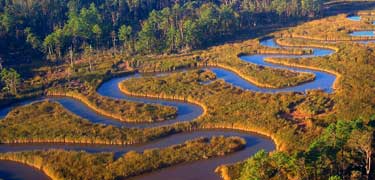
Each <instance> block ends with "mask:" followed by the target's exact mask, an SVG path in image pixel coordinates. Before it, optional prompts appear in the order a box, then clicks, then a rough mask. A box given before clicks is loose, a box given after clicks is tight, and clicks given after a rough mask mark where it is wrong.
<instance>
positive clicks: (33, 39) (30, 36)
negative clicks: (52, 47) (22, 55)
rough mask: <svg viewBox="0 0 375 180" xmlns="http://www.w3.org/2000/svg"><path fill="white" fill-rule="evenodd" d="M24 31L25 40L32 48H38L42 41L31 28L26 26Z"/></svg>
mask: <svg viewBox="0 0 375 180" xmlns="http://www.w3.org/2000/svg"><path fill="white" fill-rule="evenodd" d="M24 31H25V34H26V36H27V37H26V42H28V43H29V44H30V45H31V46H32V48H34V49H40V48H41V46H42V43H41V42H40V40H39V38H38V37H37V36H36V35H35V34H34V33H33V32H31V28H29V27H28V28H26V29H25V30H24Z"/></svg>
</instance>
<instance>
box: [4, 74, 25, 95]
mask: <svg viewBox="0 0 375 180" xmlns="http://www.w3.org/2000/svg"><path fill="white" fill-rule="evenodd" d="M0 75H1V81H2V82H3V83H4V84H5V87H4V88H3V90H5V91H8V92H9V93H11V94H13V95H16V94H17V87H18V85H19V83H20V82H21V76H20V75H19V74H18V73H17V71H16V70H14V69H12V68H11V69H6V68H4V69H3V70H2V71H1V74H0Z"/></svg>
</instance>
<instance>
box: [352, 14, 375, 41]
mask: <svg viewBox="0 0 375 180" xmlns="http://www.w3.org/2000/svg"><path fill="white" fill-rule="evenodd" d="M347 18H348V19H349V20H351V21H358V22H359V21H361V19H362V18H361V16H356V15H353V16H348V17H347ZM372 24H373V25H375V21H374V22H372ZM349 35H351V36H360V37H374V36H375V34H374V31H354V32H352V33H350V34H349ZM361 42H362V43H368V42H374V40H372V41H361Z"/></svg>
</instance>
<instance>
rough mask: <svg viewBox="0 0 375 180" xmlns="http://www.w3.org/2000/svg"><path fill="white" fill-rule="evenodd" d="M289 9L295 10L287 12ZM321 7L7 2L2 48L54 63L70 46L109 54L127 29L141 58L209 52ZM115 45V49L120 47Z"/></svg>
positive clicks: (186, 0)
mask: <svg viewBox="0 0 375 180" xmlns="http://www.w3.org/2000/svg"><path fill="white" fill-rule="evenodd" d="M288 3H291V5H290V6H286V4H288ZM321 5H322V2H321V1H317V0H296V1H292V2H287V1H284V0H272V1H265V2H262V3H258V2H256V1H250V0H245V1H242V0H234V1H223V0H214V1H209V2H207V1H204V0H198V1H190V0H182V1H165V2H162V3H161V2H159V1H158V0H150V1H147V2H145V1H128V0H105V1H95V2H93V1H89V0H82V1H71V0H61V1H58V2H57V1H55V0H47V1H36V0H31V1H27V3H24V2H21V1H4V2H2V7H1V8H0V30H1V33H0V37H1V38H0V39H1V41H3V42H7V43H11V45H9V46H7V47H2V48H4V49H5V50H4V52H7V53H8V52H9V53H8V54H11V53H12V52H17V51H20V50H22V48H24V47H28V48H30V49H31V50H30V53H32V54H38V53H39V54H41V53H40V51H42V50H43V49H42V48H41V44H44V51H43V52H44V53H45V55H48V58H49V59H53V60H55V59H60V58H62V56H63V55H66V54H67V52H68V50H69V48H70V47H71V46H74V47H73V48H74V51H75V52H76V53H80V52H81V49H80V46H81V45H82V44H85V43H90V44H92V45H93V43H95V44H96V47H97V48H98V49H102V48H108V44H110V43H109V42H108V41H109V40H110V39H112V41H117V38H118V39H123V37H117V35H120V34H121V33H120V31H119V30H121V26H124V24H126V25H127V27H131V28H132V34H131V35H130V37H131V39H133V40H134V41H135V40H138V42H137V43H136V44H137V49H138V50H139V52H140V53H165V52H167V53H171V52H181V51H188V50H191V49H196V48H204V47H207V46H208V45H210V44H212V43H214V42H217V41H221V39H222V37H225V36H233V34H234V33H235V32H238V31H243V30H246V31H248V30H249V28H254V27H258V26H264V25H269V24H270V22H272V23H275V24H277V23H281V22H283V21H284V20H285V19H286V18H292V19H293V20H294V19H298V18H305V17H308V16H315V15H316V16H318V15H319V12H320V11H321ZM111 32H114V33H111ZM53 36H55V37H53ZM43 41H44V43H42V42H43ZM121 41H122V43H123V44H128V42H125V41H124V40H121ZM25 42H27V43H28V45H27V46H25V45H24V44H26V43H25ZM111 44H112V46H116V42H114V43H111ZM132 46H134V45H132ZM13 47H16V48H13ZM132 48H133V50H134V49H135V48H134V47H132ZM28 53H29V52H28ZM39 56H40V55H39ZM7 61H15V60H13V59H7ZM14 63H15V62H14Z"/></svg>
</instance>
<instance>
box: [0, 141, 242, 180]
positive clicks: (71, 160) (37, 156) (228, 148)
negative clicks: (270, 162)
mask: <svg viewBox="0 0 375 180" xmlns="http://www.w3.org/2000/svg"><path fill="white" fill-rule="evenodd" d="M245 144H246V142H245V140H244V139H242V138H239V137H223V136H219V137H212V138H197V139H193V140H190V141H186V142H185V143H183V144H177V145H174V146H169V147H166V148H163V149H149V150H145V151H144V152H143V153H139V152H135V151H129V152H127V153H126V154H124V155H123V156H122V157H120V158H119V159H117V160H116V159H115V158H114V154H113V153H97V154H91V153H86V152H77V151H63V150H49V151H29V152H15V153H3V154H0V160H1V159H4V160H12V161H18V162H22V163H26V164H28V165H31V166H34V167H36V168H38V169H41V170H42V171H44V172H45V173H46V174H47V175H48V176H50V177H51V178H52V179H54V180H59V179H72V180H73V179H82V180H83V179H119V178H129V177H132V176H136V175H140V174H143V173H146V172H151V171H155V170H158V169H162V168H166V167H169V166H172V165H176V164H180V163H184V162H191V161H197V160H203V159H207V158H211V157H218V156H224V155H226V154H229V153H233V152H236V151H239V150H241V149H242V148H244V145H245Z"/></svg>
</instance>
